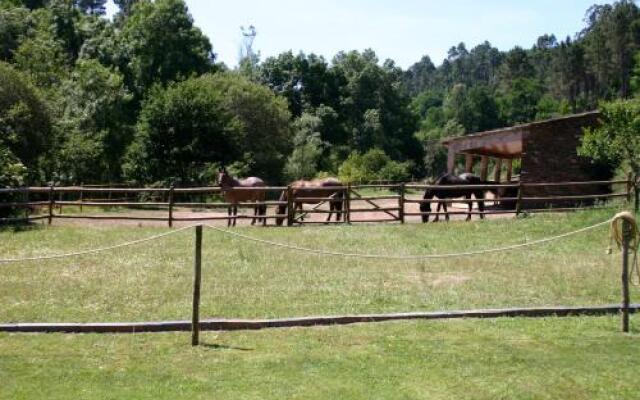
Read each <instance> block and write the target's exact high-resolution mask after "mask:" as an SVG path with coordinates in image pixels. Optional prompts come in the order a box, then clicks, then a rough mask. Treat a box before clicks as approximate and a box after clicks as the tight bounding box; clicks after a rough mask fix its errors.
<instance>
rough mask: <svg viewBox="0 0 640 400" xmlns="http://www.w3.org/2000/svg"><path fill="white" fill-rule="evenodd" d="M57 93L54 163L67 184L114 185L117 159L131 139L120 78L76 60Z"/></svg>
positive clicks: (127, 98) (93, 63)
mask: <svg viewBox="0 0 640 400" xmlns="http://www.w3.org/2000/svg"><path fill="white" fill-rule="evenodd" d="M62 92H63V96H62V98H63V99H64V100H63V101H64V105H63V109H64V111H63V117H62V118H61V121H60V129H61V131H62V132H61V136H63V138H64V143H63V144H62V148H61V150H60V156H59V159H60V160H59V163H60V170H61V171H63V173H64V175H65V176H66V180H67V181H69V182H71V183H81V182H85V183H89V182H117V181H119V180H120V178H121V170H120V168H121V167H120V166H121V162H122V157H123V156H124V152H125V149H126V147H127V146H128V145H129V143H130V142H131V139H132V138H131V129H130V127H129V126H128V125H127V121H128V117H127V112H128V109H127V105H128V103H129V101H130V100H131V95H130V94H129V93H128V92H127V90H126V89H125V87H124V82H123V78H122V76H121V75H120V74H119V73H118V72H116V71H115V70H114V69H110V68H107V67H104V66H102V65H101V64H100V63H98V62H97V61H96V60H80V61H79V62H78V64H77V65H76V67H75V69H74V71H73V73H72V75H71V78H70V79H69V80H67V81H65V82H64V83H63V86H62Z"/></svg>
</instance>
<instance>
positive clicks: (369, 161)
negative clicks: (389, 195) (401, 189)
mask: <svg viewBox="0 0 640 400" xmlns="http://www.w3.org/2000/svg"><path fill="white" fill-rule="evenodd" d="M410 170H411V165H410V163H408V162H397V161H393V160H392V159H391V158H390V157H389V156H388V155H387V154H385V152H384V151H382V150H380V149H372V150H369V151H368V152H366V153H364V154H360V153H358V152H353V153H351V154H350V155H349V157H348V158H347V159H346V160H345V161H344V163H342V165H341V166H340V170H339V171H338V175H339V177H340V179H341V180H342V181H343V182H351V183H360V182H371V181H375V180H390V181H407V180H409V178H410V177H411V172H410Z"/></svg>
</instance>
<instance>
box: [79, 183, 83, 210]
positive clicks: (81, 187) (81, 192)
mask: <svg viewBox="0 0 640 400" xmlns="http://www.w3.org/2000/svg"><path fill="white" fill-rule="evenodd" d="M83 200H84V183H80V214H82V202H83Z"/></svg>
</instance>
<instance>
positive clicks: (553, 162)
mask: <svg viewBox="0 0 640 400" xmlns="http://www.w3.org/2000/svg"><path fill="white" fill-rule="evenodd" d="M598 119H599V114H598V113H589V114H583V115H579V116H573V117H569V118H560V119H555V120H551V121H545V122H540V123H534V124H531V125H529V126H527V127H526V128H525V132H524V134H523V144H522V145H523V149H522V151H523V153H522V169H521V172H520V179H521V181H522V182H523V183H534V182H581V181H593V180H606V179H609V178H611V177H610V176H598V173H597V171H596V170H595V169H594V168H593V166H592V165H591V164H590V162H589V161H588V160H586V159H584V158H582V157H579V156H578V153H577V148H578V146H579V145H580V138H581V137H582V135H583V128H585V127H590V126H595V125H597V124H598ZM610 190H611V188H609V187H606V186H604V187H603V186H560V187H535V188H526V189H525V190H524V191H523V196H524V197H532V196H533V197H544V196H566V195H570V196H577V195H589V194H603V193H608V192H610ZM574 204H576V202H575V201H574V202H571V201H557V202H547V203H541V202H524V203H523V206H524V207H525V208H542V207H548V206H550V205H554V206H559V205H574Z"/></svg>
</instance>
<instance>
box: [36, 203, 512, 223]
mask: <svg viewBox="0 0 640 400" xmlns="http://www.w3.org/2000/svg"><path fill="white" fill-rule="evenodd" d="M407 198H408V199H418V198H419V197H418V196H415V197H407ZM373 203H375V204H376V205H377V206H378V207H380V208H394V207H398V201H397V200H393V199H391V200H375V201H373ZM486 206H487V208H488V210H491V209H493V202H492V201H491V200H487V201H486ZM312 208H314V206H313V205H304V209H305V210H310V209H312ZM351 208H352V209H353V210H357V209H363V210H365V209H366V210H371V211H358V212H354V211H352V212H351V220H352V222H353V223H366V222H369V221H370V222H371V223H385V222H384V221H382V220H388V222H389V223H399V221H397V217H394V216H397V214H398V212H397V211H388V212H385V211H374V210H373V209H374V206H373V205H371V204H370V203H367V202H366V201H363V200H356V199H352V201H351ZM435 208H436V205H435V204H433V205H432V210H433V211H435ZM317 209H318V210H325V211H326V210H328V209H329V206H328V204H323V205H321V206H320V207H318V208H317ZM449 211H450V212H455V213H458V212H466V211H467V205H466V204H464V203H453V204H452V205H450V206H449ZM473 211H478V210H477V205H476V203H474V204H473ZM405 212H406V213H418V212H420V209H419V205H418V204H414V203H407V204H405ZM238 213H239V215H245V216H251V215H253V209H250V208H242V209H238ZM55 214H56V215H58V214H60V215H62V216H64V215H71V214H73V215H82V216H87V217H89V216H101V217H102V216H104V217H107V216H109V217H113V218H110V219H82V218H78V219H75V218H74V219H67V218H54V219H53V225H79V226H135V227H148V226H157V227H163V226H168V222H167V221H166V220H165V221H161V220H125V219H118V218H119V217H148V218H167V216H168V211H167V210H166V209H156V210H144V209H133V208H128V209H118V210H112V211H105V210H99V209H96V208H90V207H85V208H84V209H83V211H82V212H78V210H77V209H74V210H73V211H71V210H65V208H64V207H63V208H62V211H61V212H60V210H59V209H58V208H56V212H55ZM276 214H277V209H276V207H274V206H270V207H268V209H267V215H268V216H273V215H276ZM390 214H393V215H394V216H392V215H390ZM297 215H300V214H299V213H298V214H297ZM327 215H328V214H318V213H315V214H313V213H312V214H307V215H305V217H304V223H309V222H311V223H315V224H317V223H321V222H323V221H324V220H325V219H326V218H327ZM514 215H515V214H514V213H506V214H495V215H487V216H486V217H487V218H489V219H495V218H512V217H513V216H514ZM226 216H227V210H224V209H211V210H204V209H190V208H175V209H174V211H173V218H174V219H178V220H179V219H182V218H215V217H226ZM450 218H451V220H454V221H455V220H458V221H459V220H464V219H465V218H466V215H451V216H450ZM472 219H473V220H477V219H480V217H479V216H478V215H473V216H472ZM433 220H434V216H431V217H430V223H431V222H432V221H433ZM332 221H335V215H333V216H332ZM440 221H441V222H443V221H444V216H440ZM198 222H202V223H206V224H210V225H216V226H226V225H227V221H226V220H211V221H207V220H202V221H175V220H174V222H173V226H174V227H184V226H189V225H194V224H197V223H198ZM421 222H422V221H421V217H419V216H405V223H421ZM40 223H44V224H46V223H47V221H46V220H42V221H40ZM250 224H251V220H250V219H238V220H237V226H248V225H250ZM256 224H257V225H260V224H261V223H256ZM267 225H268V226H274V225H276V221H275V219H273V218H271V219H268V220H267ZM283 225H286V221H285V222H284V224H283ZM296 225H297V224H296Z"/></svg>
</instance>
